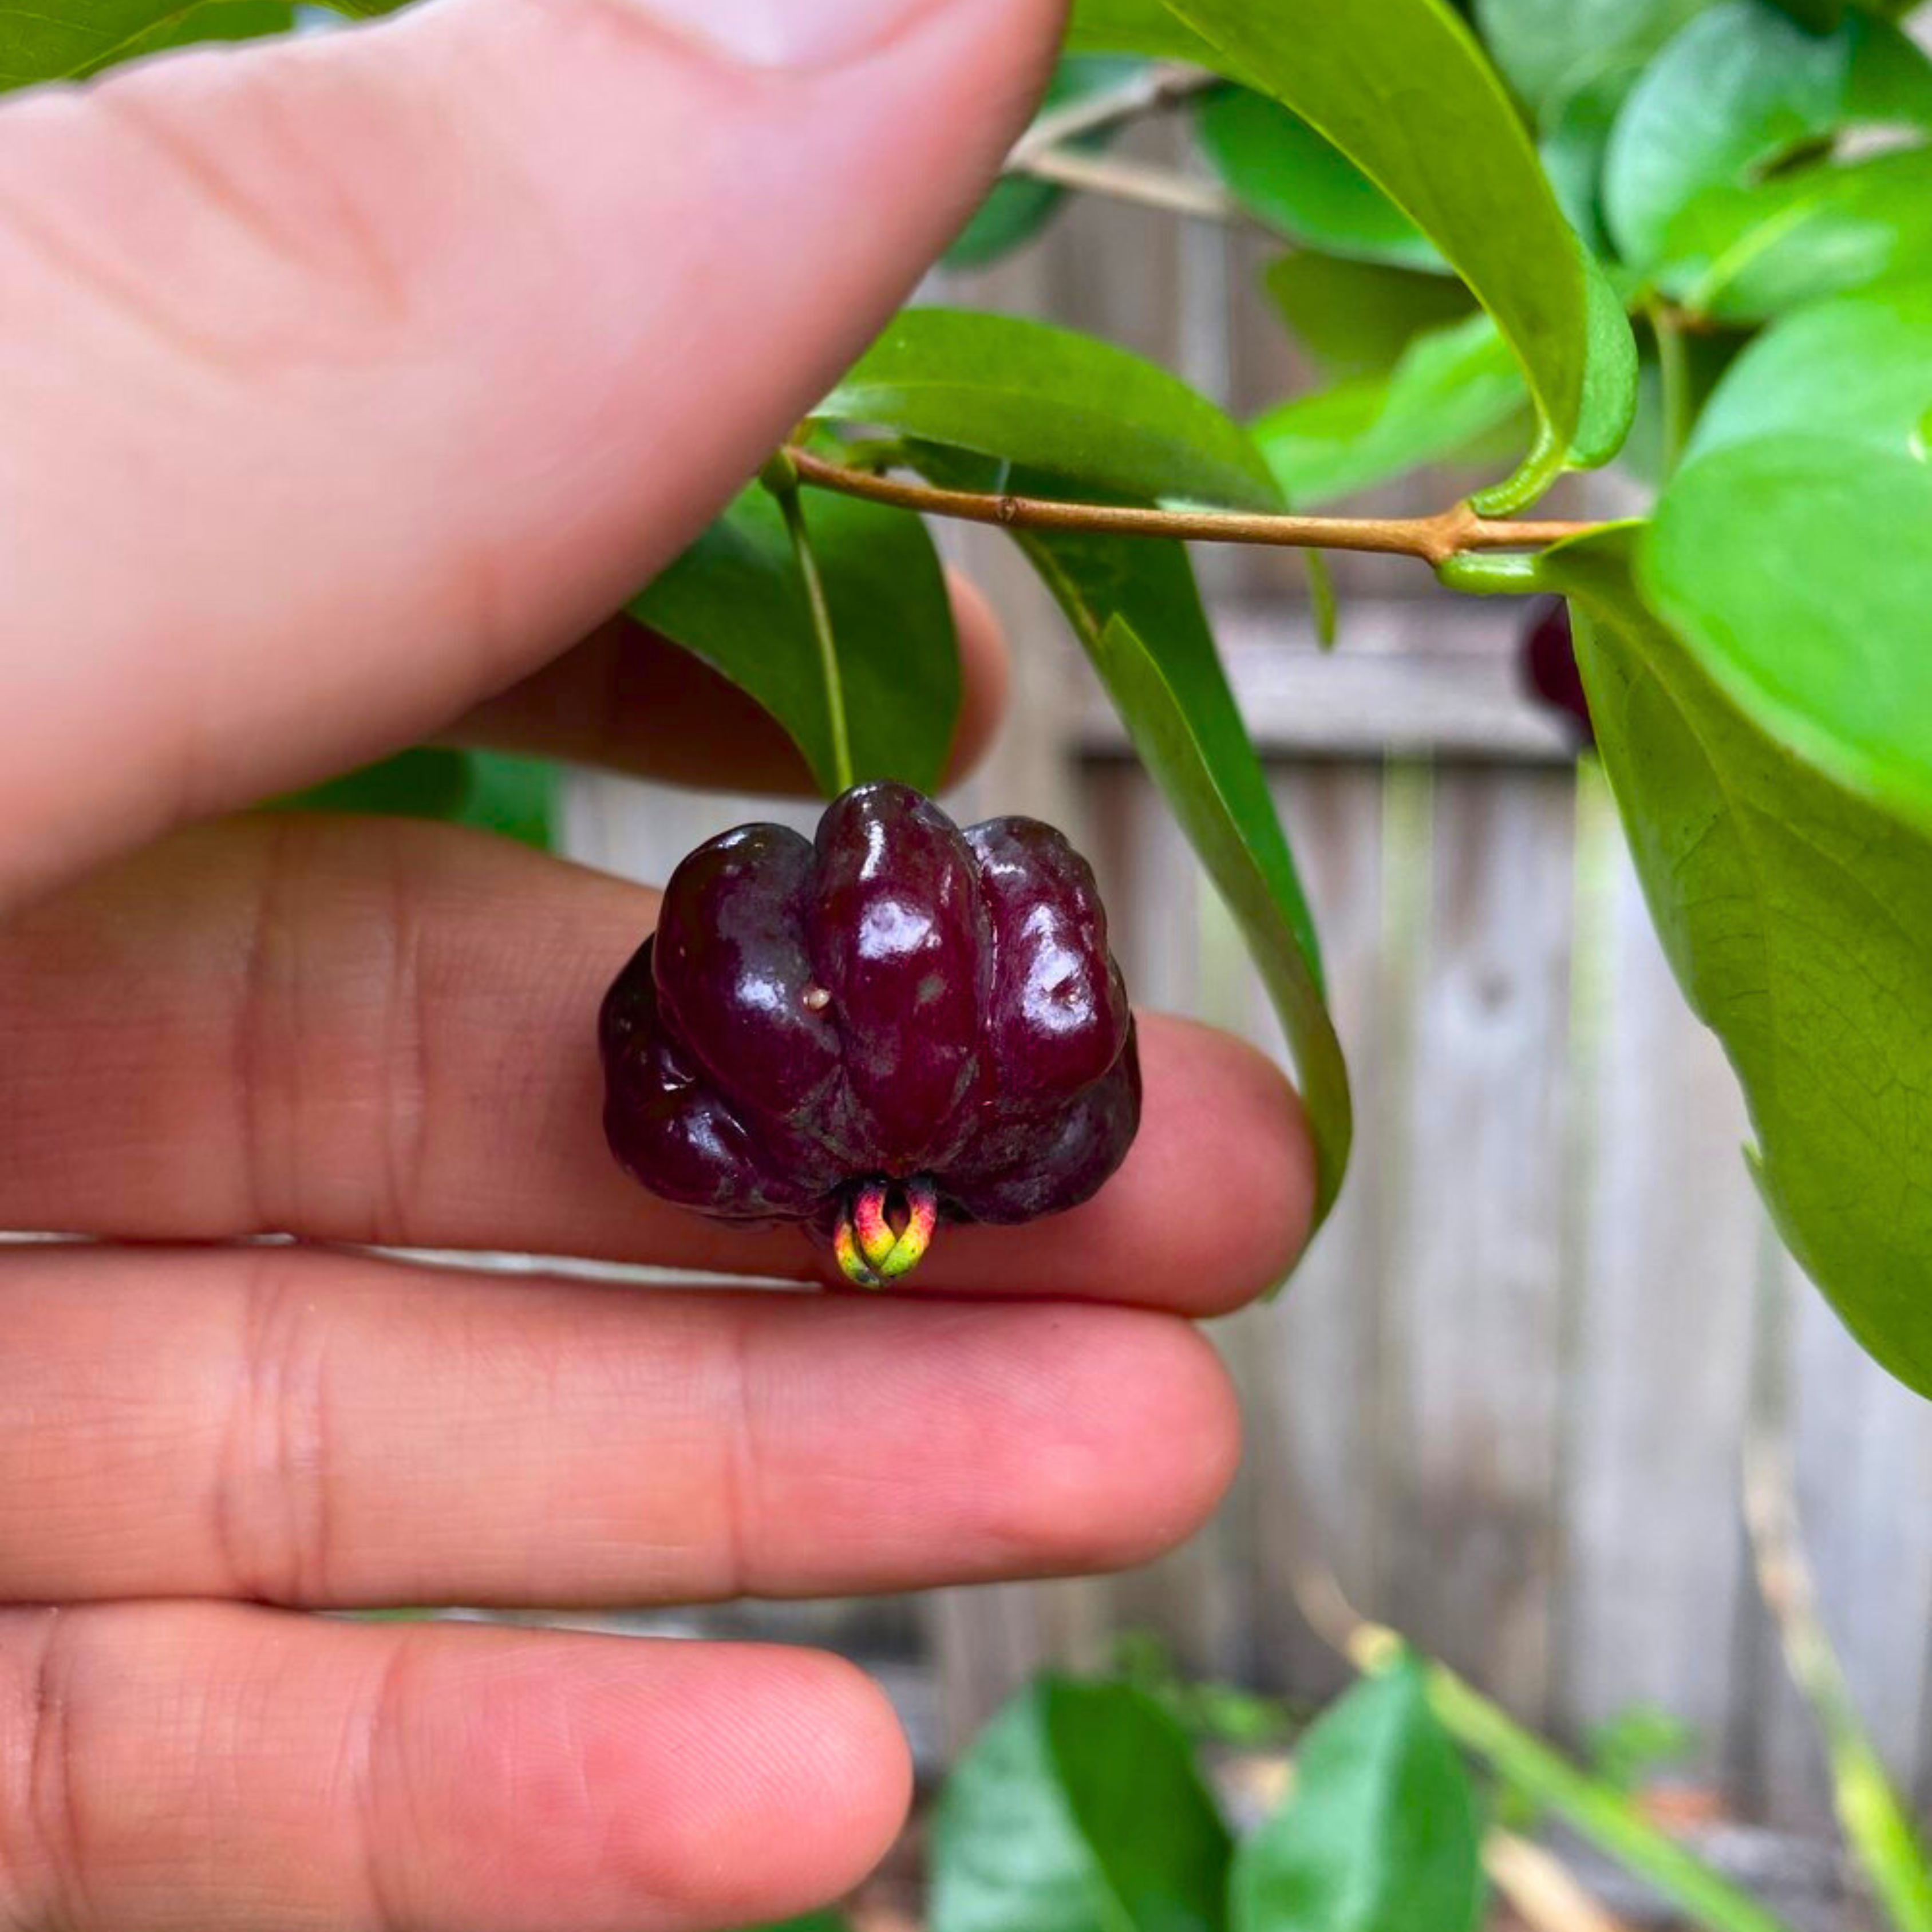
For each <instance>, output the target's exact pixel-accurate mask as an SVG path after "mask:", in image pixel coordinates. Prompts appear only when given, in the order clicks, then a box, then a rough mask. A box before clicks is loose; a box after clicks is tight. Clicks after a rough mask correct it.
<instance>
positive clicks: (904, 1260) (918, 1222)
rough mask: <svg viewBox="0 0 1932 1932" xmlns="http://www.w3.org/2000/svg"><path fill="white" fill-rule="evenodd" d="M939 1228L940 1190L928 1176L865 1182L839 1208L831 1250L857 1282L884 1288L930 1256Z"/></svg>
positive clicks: (855, 1186) (849, 1192)
mask: <svg viewBox="0 0 1932 1932" xmlns="http://www.w3.org/2000/svg"><path fill="white" fill-rule="evenodd" d="M938 1226H939V1190H938V1188H937V1187H935V1186H934V1185H933V1183H932V1180H931V1178H929V1176H927V1175H915V1176H914V1177H913V1178H912V1179H911V1180H910V1181H892V1180H886V1179H873V1180H869V1181H858V1182H855V1183H854V1184H853V1186H852V1187H850V1189H849V1190H847V1195H846V1199H845V1201H844V1204H843V1205H842V1206H841V1208H840V1210H839V1214H838V1222H837V1224H836V1225H835V1227H834V1228H833V1229H832V1253H833V1254H834V1256H836V1257H837V1259H838V1266H839V1269H840V1271H841V1273H842V1274H844V1277H845V1279H846V1280H847V1281H849V1282H850V1283H853V1286H856V1287H859V1288H884V1287H886V1286H889V1284H890V1283H893V1282H895V1281H900V1280H904V1277H906V1276H907V1275H909V1274H911V1273H912V1271H913V1269H914V1268H917V1267H918V1265H919V1263H920V1262H922V1261H923V1260H924V1259H926V1250H928V1249H929V1248H930V1247H932V1238H933V1235H935V1233H936V1232H938Z"/></svg>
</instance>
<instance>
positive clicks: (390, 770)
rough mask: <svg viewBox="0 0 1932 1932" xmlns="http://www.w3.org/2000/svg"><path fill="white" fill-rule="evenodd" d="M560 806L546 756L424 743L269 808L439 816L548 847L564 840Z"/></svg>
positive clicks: (556, 781)
mask: <svg viewBox="0 0 1932 1932" xmlns="http://www.w3.org/2000/svg"><path fill="white" fill-rule="evenodd" d="M561 808H562V787H561V782H560V779H559V773H558V771H557V768H556V766H554V765H553V764H552V763H550V762H549V761H548V760H547V759H543V758H523V757H510V756H508V754H505V753H502V752H497V751H454V750H449V749H446V748H443V747H441V746H430V745H425V746H422V747H421V748H418V749H416V750H413V751H401V752H398V754H396V756H395V757H392V758H385V759H383V760H382V761H381V762H380V763H377V764H374V765H370V766H365V767H364V768H363V769H362V770H360V771H356V772H348V773H346V774H345V775H344V776H342V777H341V778H332V779H330V780H329V781H327V782H326V784H319V785H314V786H311V787H310V788H309V789H308V790H306V791H302V792H297V793H293V794H291V795H290V796H287V797H285V798H281V799H275V800H274V801H273V802H272V805H271V806H270V807H269V809H272V810H278V811H334V812H358V813H366V814H370V815H371V816H373V817H380V818H429V819H439V820H443V821H444V822H446V823H449V824H453V825H470V826H476V827H477V828H478V829H480V830H482V831H485V832H496V833H498V834H499V835H501V836H502V837H503V838H514V839H517V840H518V841H520V842H521V843H523V844H526V845H534V846H535V847H538V850H544V851H550V850H555V849H556V847H557V845H558V844H559V841H560V839H561V837H562V820H561V817H560V813H561Z"/></svg>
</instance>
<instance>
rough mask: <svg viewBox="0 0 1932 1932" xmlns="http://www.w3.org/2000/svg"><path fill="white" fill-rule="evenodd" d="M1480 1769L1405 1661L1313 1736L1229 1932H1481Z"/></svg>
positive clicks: (1346, 1700)
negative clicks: (1474, 1779) (1465, 1757)
mask: <svg viewBox="0 0 1932 1932" xmlns="http://www.w3.org/2000/svg"><path fill="white" fill-rule="evenodd" d="M1478 1838H1479V1834H1478V1826H1477V1822H1476V1808H1475V1799H1474V1796H1473V1795H1472V1792H1471V1790H1470V1785H1469V1774H1468V1773H1467V1772H1466V1770H1465V1769H1463V1761H1462V1760H1461V1758H1460V1757H1459V1756H1458V1754H1457V1751H1456V1748H1455V1746H1454V1745H1453V1744H1451V1742H1450V1740H1449V1738H1448V1735H1447V1733H1445V1731H1444V1730H1443V1729H1442V1726H1441V1724H1439V1722H1438V1721H1437V1720H1436V1717H1435V1715H1434V1713H1433V1712H1432V1711H1431V1710H1430V1705H1429V1694H1428V1689H1427V1682H1426V1680H1425V1679H1424V1675H1423V1670H1422V1667H1421V1664H1418V1662H1417V1661H1415V1659H1414V1658H1405V1659H1404V1660H1403V1661H1402V1662H1401V1663H1400V1664H1397V1666H1396V1667H1394V1669H1393V1670H1389V1671H1388V1672H1386V1673H1384V1674H1383V1675H1382V1676H1376V1677H1371V1678H1368V1679H1364V1681H1363V1682H1361V1683H1360V1684H1358V1685H1356V1686H1355V1688H1354V1689H1353V1690H1352V1691H1349V1694H1347V1695H1346V1697H1343V1699H1342V1700H1340V1702H1339V1703H1337V1704H1335V1705H1334V1706H1333V1707H1332V1708H1331V1709H1329V1710H1328V1712H1325V1714H1324V1715H1322V1718H1320V1719H1319V1721H1317V1722H1316V1724H1315V1725H1314V1726H1313V1727H1312V1728H1311V1729H1310V1730H1309V1731H1308V1733H1307V1734H1306V1736H1304V1738H1303V1739H1301V1743H1300V1745H1299V1746H1298V1748H1297V1749H1296V1751H1295V1778H1294V1783H1293V1784H1292V1787H1290V1789H1289V1795H1288V1796H1287V1798H1286V1799H1285V1800H1284V1801H1283V1803H1282V1804H1281V1805H1280V1807H1279V1808H1278V1809H1277V1811H1275V1813H1274V1815H1273V1816H1272V1817H1270V1818H1269V1819H1268V1820H1267V1822H1266V1823H1264V1824H1263V1825H1262V1827H1261V1829H1259V1831H1258V1832H1256V1833H1255V1834H1254V1835H1253V1837H1251V1838H1249V1839H1247V1841H1245V1842H1244V1843H1243V1844H1242V1846H1241V1849H1240V1851H1239V1852H1238V1853H1237V1855H1236V1856H1235V1872H1234V1879H1233V1882H1232V1885H1231V1887H1230V1891H1231V1895H1232V1901H1233V1909H1232V1915H1231V1918H1230V1925H1231V1932H1418V1928H1420V1927H1427V1928H1428V1932H1474V1927H1475V1924H1476V1923H1477V1918H1478V1912H1479V1911H1480V1909H1481V1904H1482V1893H1483V1886H1482V1868H1481V1862H1480V1860H1479V1858H1478Z"/></svg>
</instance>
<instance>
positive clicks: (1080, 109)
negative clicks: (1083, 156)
mask: <svg viewBox="0 0 1932 1932" xmlns="http://www.w3.org/2000/svg"><path fill="white" fill-rule="evenodd" d="M1219 84H1220V77H1219V76H1218V75H1217V74H1210V73H1208V71H1207V70H1206V69H1205V68H1198V67H1183V66H1181V65H1180V64H1179V63H1178V62H1163V63H1161V64H1160V65H1157V66H1154V67H1150V68H1146V69H1145V70H1144V71H1142V72H1141V73H1139V74H1136V75H1135V76H1134V77H1133V80H1130V81H1127V82H1125V83H1123V84H1122V85H1121V86H1119V87H1115V88H1110V89H1108V90H1107V91H1106V92H1105V93H1103V94H1091V95H1088V97H1087V98H1086V99H1085V100H1084V101H1069V102H1068V103H1067V105H1066V106H1065V107H1056V108H1052V109H1049V110H1048V112H1047V113H1044V114H1043V115H1041V116H1040V118H1039V119H1038V120H1037V121H1035V122H1034V124H1033V125H1032V126H1031V127H1029V128H1028V130H1027V131H1026V132H1025V133H1024V134H1022V136H1020V138H1019V140H1018V141H1016V142H1015V143H1014V144H1013V151H1012V153H1011V154H1009V155H1008V156H1007V171H1008V172H1010V173H1011V172H1023V171H1024V170H1025V169H1026V168H1027V167H1028V166H1029V165H1030V164H1031V163H1032V161H1033V160H1034V157H1036V156H1037V155H1040V154H1044V153H1046V151H1047V150H1048V149H1049V148H1058V147H1059V146H1061V145H1062V144H1063V143H1064V142H1068V141H1075V140H1078V139H1079V138H1080V136H1082V135H1083V134H1095V133H1099V132H1100V130H1101V129H1103V127H1118V126H1119V124H1121V122H1122V121H1132V120H1135V119H1137V118H1139V116H1140V115H1143V114H1151V113H1155V112H1156V111H1157V110H1160V109H1161V108H1164V107H1173V106H1174V105H1175V104H1177V103H1178V102H1180V101H1185V100H1186V99H1187V98H1188V97H1189V96H1190V95H1195V94H1199V92H1201V91H1202V89H1204V88H1209V87H1214V86H1218V85H1219Z"/></svg>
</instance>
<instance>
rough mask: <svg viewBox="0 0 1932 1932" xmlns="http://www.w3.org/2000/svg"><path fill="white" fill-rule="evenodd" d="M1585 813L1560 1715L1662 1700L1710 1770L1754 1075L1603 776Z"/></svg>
mask: <svg viewBox="0 0 1932 1932" xmlns="http://www.w3.org/2000/svg"><path fill="white" fill-rule="evenodd" d="M1582 804H1583V809H1582V812H1581V815H1580V816H1581V823H1582V825H1583V837H1582V840H1581V868H1580V869H1581V873H1582V890H1581V892H1580V899H1579V904H1580V907H1581V908H1582V913H1581V916H1582V925H1583V930H1582V932H1581V933H1580V947H1581V948H1582V949H1583V950H1582V953H1581V956H1580V961H1579V978H1580V990H1581V996H1580V999H1579V1001H1578V1003H1577V1016H1578V1025H1579V1031H1580V1034H1581V1035H1582V1039H1581V1040H1580V1046H1579V1053H1578V1055H1577V1061H1576V1062H1575V1063H1574V1064H1577V1067H1578V1070H1579V1076H1580V1077H1579V1082H1578V1084H1579V1088H1580V1091H1579V1092H1578V1094H1577V1108H1578V1113H1579V1115H1580V1133H1579V1135H1578V1136H1577V1140H1576V1142H1575V1143H1574V1145H1576V1147H1577V1151H1578V1153H1579V1154H1580V1156H1581V1157H1582V1158H1583V1163H1584V1168H1585V1172H1584V1175H1583V1187H1582V1190H1581V1192H1582V1195H1583V1202H1582V1205H1583V1215H1584V1219H1583V1230H1582V1232H1583V1240H1582V1241H1581V1242H1580V1244H1579V1251H1578V1255H1577V1265H1578V1269H1579V1273H1580V1282H1579V1290H1580V1296H1579V1299H1580V1306H1579V1309H1578V1319H1577V1329H1576V1346H1575V1348H1574V1352H1573V1354H1572V1358H1571V1363H1570V1365H1569V1368H1568V1384H1567V1387H1566V1389H1565V1395H1564V1405H1565V1410H1566V1412H1567V1415H1568V1423H1569V1429H1570V1450H1569V1454H1568V1459H1567V1463H1568V1466H1567V1469H1566V1472H1565V1487H1564V1493H1563V1498H1562V1523H1563V1528H1564V1535H1565V1553H1564V1559H1563V1568H1562V1580H1561V1610H1562V1614H1561V1617H1560V1620H1559V1648H1560V1652H1561V1655H1560V1656H1559V1661H1558V1683H1557V1695H1556V1714H1557V1715H1558V1717H1559V1721H1560V1722H1561V1724H1562V1727H1563V1729H1564V1730H1565V1732H1566V1733H1568V1734H1569V1735H1570V1736H1572V1737H1573V1738H1574V1737H1576V1736H1578V1735H1580V1733H1582V1732H1583V1730H1584V1729H1586V1727H1588V1726H1589V1725H1590V1724H1595V1723H1599V1722H1601V1721H1604V1719H1607V1718H1611V1717H1613V1716H1614V1715H1616V1714H1617V1712H1619V1711H1620V1710H1621V1709H1624V1708H1625V1706H1628V1705H1629V1704H1631V1703H1633V1702H1635V1701H1638V1700H1643V1701H1647V1702H1650V1703H1655V1704H1658V1705H1661V1706H1663V1707H1664V1708H1665V1709H1668V1710H1669V1711H1670V1712H1672V1713H1673V1715H1676V1716H1679V1717H1680V1718H1684V1719H1685V1720H1687V1721H1688V1722H1690V1723H1691V1724H1694V1725H1695V1726H1696V1727H1697V1729H1698V1730H1699V1733H1700V1738H1701V1740H1702V1743H1703V1755H1702V1763H1703V1769H1705V1770H1706V1771H1707V1772H1708V1771H1709V1770H1710V1769H1712V1767H1713V1766H1714V1765H1715V1761H1716V1757H1717V1755H1718V1754H1719V1753H1720V1752H1721V1751H1722V1749H1723V1747H1724V1742H1725V1739H1726V1736H1727V1727H1728V1724H1729V1722H1730V1716H1731V1709H1732V1701H1733V1697H1734V1696H1735V1695H1736V1690H1737V1686H1736V1685H1735V1684H1734V1682H1733V1670H1732V1655H1731V1653H1732V1645H1733V1636H1734V1633H1735V1629H1736V1619H1737V1617H1738V1616H1739V1610H1740V1605H1739V1592H1741V1591H1742V1590H1747V1589H1749V1588H1750V1585H1749V1583H1748V1579H1747V1577H1746V1576H1745V1565H1744V1564H1743V1561H1742V1542H1741V1536H1740V1532H1739V1527H1738V1482H1739V1442H1740V1440H1741V1432H1742V1427H1743V1419H1744V1415H1745V1402H1746V1399H1747V1396H1748V1389H1749V1385H1750V1379H1751V1349H1752V1330H1753V1328H1754V1324H1755V1322H1756V1320H1757V1301H1756V1293H1755V1289H1756V1280H1757V1268H1758V1265H1759V1254H1760V1245H1761V1229H1762V1224H1763V1217H1762V1211H1761V1210H1760V1207H1759V1205H1758V1201H1757V1191H1756V1190H1755V1188H1754V1187H1753V1186H1752V1184H1751V1178H1750V1176H1749V1175H1748V1172H1746V1170H1745V1164H1744V1163H1743V1161H1742V1159H1741V1158H1740V1157H1739V1147H1740V1145H1742V1142H1743V1141H1744V1140H1745V1138H1746V1134H1747V1128H1746V1123H1745V1113H1744V1106H1743V1103H1742V1100H1741V1099H1740V1098H1739V1094H1738V1091H1737V1085H1736V1081H1735V1080H1734V1079H1733V1077H1732V1075H1731V1072H1730V1067H1728V1066H1727V1064H1726V1063H1725V1061H1724V1054H1723V1052H1722V1049H1721V1048H1720V1047H1719V1046H1718V1043H1717V1041H1716V1040H1715V1037H1713V1036H1712V1035H1711V1034H1709V1033H1708V1032H1706V1031H1705V1029H1704V1028H1703V1027H1702V1026H1700V1025H1699V1024H1698V1022H1697V1020H1696V1019H1694V1017H1693V1016H1692V1015H1691V1012H1690V1010H1689V1009H1688V1007H1686V1006H1685V1003H1684V1000H1683V997H1682V995H1681V994H1680V993H1679V991H1678V989H1677V986H1676V982H1675V981H1674V980H1673V978H1672V977H1671V975H1670V968H1669V967H1668V965H1667V964H1666V963H1665V961H1664V956H1663V952H1662V950H1661V947H1659V946H1658V941H1657V938H1656V935H1655V932H1654V931H1653V929H1652V926H1651V923H1650V919H1649V913H1648V912H1647V910H1646V907H1645V905H1644V903H1643V893H1642V891H1641V889H1640V887H1639V886H1638V884H1637V877H1636V874H1635V871H1634V868H1633V867H1632V865H1631V861H1630V857H1629V854H1628V849H1627V847H1625V843H1624V840H1623V837H1622V832H1621V831H1620V829H1619V826H1618V825H1617V823H1616V815H1615V809H1614V807H1613V805H1611V803H1610V799H1609V796H1608V794H1607V791H1606V790H1605V788H1604V786H1603V784H1602V782H1601V780H1600V779H1598V778H1594V777H1592V778H1589V779H1588V780H1587V781H1586V782H1585V784H1584V785H1583V790H1582Z"/></svg>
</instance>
